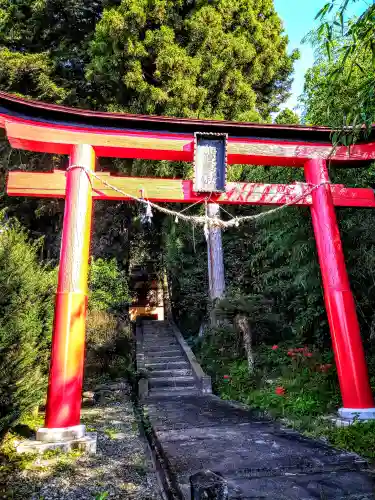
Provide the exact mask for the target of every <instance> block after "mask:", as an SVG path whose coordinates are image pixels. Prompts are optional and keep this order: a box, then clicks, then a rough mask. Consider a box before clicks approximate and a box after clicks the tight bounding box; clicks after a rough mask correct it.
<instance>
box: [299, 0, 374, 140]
mask: <svg viewBox="0 0 375 500" xmlns="http://www.w3.org/2000/svg"><path fill="white" fill-rule="evenodd" d="M355 2H356V0H340V1H339V2H337V1H336V0H329V1H328V2H327V3H326V4H325V5H324V6H323V7H322V8H321V10H320V11H319V12H318V13H317V15H316V19H318V20H319V21H320V25H319V27H318V28H317V29H316V30H315V31H313V32H312V33H310V34H309V35H308V36H307V37H306V39H309V40H310V41H312V42H313V44H314V45H315V46H317V47H318V48H319V49H320V52H323V51H324V52H325V54H326V56H327V57H328V60H329V62H330V63H331V62H334V63H335V64H333V65H330V67H329V72H328V74H327V77H328V79H329V81H330V83H333V85H335V84H336V80H337V79H342V77H343V74H344V75H345V78H346V81H347V83H348V84H349V83H350V81H351V79H352V77H354V79H356V80H357V83H358V71H360V73H361V76H360V79H359V85H358V88H357V94H356V98H355V101H354V102H353V103H352V106H351V107H350V108H349V106H348V105H347V113H346V116H345V122H344V124H342V125H341V126H340V129H341V131H342V133H341V134H340V136H341V137H343V138H345V140H344V141H343V143H344V144H348V143H349V144H350V143H353V142H355V141H356V140H357V139H358V137H359V136H360V135H361V134H362V133H363V131H362V126H363V125H365V127H366V129H367V132H369V131H370V129H371V126H372V123H373V122H374V107H373V102H374V97H375V94H374V87H375V85H374V84H375V44H374V29H375V4H374V3H371V5H370V4H368V5H366V7H364V11H363V13H362V14H361V15H360V16H356V17H350V14H349V9H350V7H351V5H352V4H354V3H355ZM356 73H357V74H356ZM348 126H350V127H353V129H354V130H353V131H347V130H345V127H348Z"/></svg>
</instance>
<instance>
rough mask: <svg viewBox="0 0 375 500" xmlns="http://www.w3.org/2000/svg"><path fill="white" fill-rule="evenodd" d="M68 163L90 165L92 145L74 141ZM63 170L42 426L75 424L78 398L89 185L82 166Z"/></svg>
mask: <svg viewBox="0 0 375 500" xmlns="http://www.w3.org/2000/svg"><path fill="white" fill-rule="evenodd" d="M70 165H71V166H74V165H80V166H83V167H86V168H87V169H89V170H94V169H95V152H94V149H93V148H92V147H91V146H89V145H78V146H74V147H73V151H72V154H71V157H70ZM66 175H67V185H66V198H65V213H64V226H63V233H62V242H61V255H60V268H59V277H58V286H57V294H56V306H55V322H54V331H53V336H52V354H51V366H50V377H49V386H48V396H47V410H46V422H45V426H46V428H47V430H48V429H59V428H72V427H77V426H79V424H80V412H81V399H82V379H83V364H84V352H85V330H86V310H87V279H88V266H89V250H90V240H91V219H92V186H91V178H90V176H89V175H88V174H87V172H85V171H84V170H83V169H80V168H73V169H71V170H68V172H67V174H66Z"/></svg>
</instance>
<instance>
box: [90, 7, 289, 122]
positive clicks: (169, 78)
mask: <svg viewBox="0 0 375 500" xmlns="http://www.w3.org/2000/svg"><path fill="white" fill-rule="evenodd" d="M287 42H288V40H287V37H286V36H285V35H283V29H282V24H281V21H280V19H279V17H278V16H277V14H276V12H275V9H274V6H273V2H272V1H271V0H265V1H263V2H261V3H259V4H258V3H254V2H252V1H250V0H245V1H244V0H231V1H228V0H214V1H210V2H208V1H207V0H205V1H202V0H200V1H197V2H183V1H182V0H178V1H174V2H172V1H170V0H158V1H156V0H153V1H146V0H142V1H139V0H122V1H121V4H120V5H119V6H117V7H112V8H108V9H105V10H104V12H103V16H102V19H101V20H100V22H99V23H98V24H97V25H96V30H95V36H94V39H93V41H92V42H91V45H90V55H91V61H90V64H89V65H88V68H87V78H88V80H89V81H90V82H91V83H92V86H93V88H94V89H95V90H94V96H95V97H94V100H95V104H96V105H98V106H100V105H101V103H103V100H104V101H105V102H106V104H107V106H108V107H109V108H110V109H116V110H129V111H132V112H137V113H153V114H165V115H176V116H188V117H200V118H218V119H238V120H248V121H259V120H262V119H263V120H264V119H266V120H268V119H269V116H270V112H272V111H277V109H278V107H279V105H280V104H281V103H282V102H284V101H285V99H286V98H287V96H288V92H289V89H290V84H291V78H290V76H291V72H292V69H293V62H294V60H295V59H296V58H297V57H298V52H297V51H295V52H293V53H292V55H291V56H288V55H287V53H286V47H287ZM102 105H103V104H102Z"/></svg>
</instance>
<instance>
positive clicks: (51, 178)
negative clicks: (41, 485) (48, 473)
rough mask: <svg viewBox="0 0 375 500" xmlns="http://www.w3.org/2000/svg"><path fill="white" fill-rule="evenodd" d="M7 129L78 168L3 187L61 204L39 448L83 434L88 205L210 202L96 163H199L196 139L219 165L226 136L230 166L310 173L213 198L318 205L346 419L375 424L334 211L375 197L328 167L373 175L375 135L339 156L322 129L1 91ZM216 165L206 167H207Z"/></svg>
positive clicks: (18, 140)
mask: <svg viewBox="0 0 375 500" xmlns="http://www.w3.org/2000/svg"><path fill="white" fill-rule="evenodd" d="M0 128H3V129H4V130H5V133H6V136H7V138H8V140H9V142H10V144H11V146H12V147H14V148H20V149H26V150H30V151H38V152H47V153H55V154H67V155H69V156H70V168H69V169H68V170H67V171H66V172H65V171H55V172H51V173H30V172H19V171H15V172H10V174H9V176H8V181H7V192H8V194H9V195H13V196H42V197H61V198H65V214H64V226H63V235H62V248H61V258H60V268H59V279H58V289H57V297H56V308H55V323H54V333H53V338H52V355H51V369H50V382H49V390H48V398H47V412H46V429H44V430H43V429H42V430H41V431H40V432H39V434H38V435H39V437H40V438H41V439H43V438H44V437H45V436H47V437H46V439H51V433H52V434H53V432H54V429H58V432H57V435H58V436H59V437H61V433H62V431H61V429H62V428H65V427H68V431H67V433H68V435H69V436H71V435H72V433H75V435H78V434H79V435H82V433H83V432H84V431H83V427H82V426H79V422H80V405H81V388H82V372H83V360H84V338H85V318H86V303H87V273H88V260H89V248H90V236H91V234H90V233H91V213H92V203H93V199H94V198H96V199H128V198H129V196H126V195H121V194H119V192H118V191H117V192H115V191H113V190H112V189H111V188H108V186H107V187H105V186H104V184H103V183H102V181H103V180H105V181H107V182H109V184H110V186H114V187H116V188H117V189H120V191H121V190H122V191H125V192H126V193H128V194H130V195H131V196H135V197H139V195H140V192H141V191H142V193H146V197H147V198H148V199H150V200H154V201H174V202H195V201H203V200H204V197H203V198H202V194H201V192H198V191H199V190H198V189H196V186H197V184H193V182H192V181H190V180H183V179H182V180H181V179H177V180H176V179H144V178H142V179H135V178H128V177H121V176H112V175H111V174H110V173H103V172H101V173H100V172H98V173H97V174H95V175H96V176H97V177H93V175H91V173H93V172H94V170H95V163H96V158H97V157H100V156H107V157H120V158H141V159H150V160H170V161H193V160H194V158H195V152H196V151H195V148H196V147H198V146H197V144H198V142H197V134H198V133H199V134H203V136H205V137H206V139H205V140H206V144H204V142H202V143H201V144H200V146H201V150H200V151H201V153H202V151H203V149H204V148H206V150H205V152H204V155H206V156H204V155H203V156H204V158H205V159H206V160H207V158H211V157H212V154H211V153H212V151H211V150H210V148H211V149H214V146H212V144H213V142H214V140H213V139H212V140H210V139H207V137H210V134H211V135H212V137H215V135H216V136H222V134H226V135H227V137H225V141H224V142H225V146H224V150H223V151H225V153H226V155H227V163H228V164H229V165H230V164H236V163H237V164H238V163H242V164H244V163H247V164H255V165H277V166H286V167H301V168H303V169H304V172H305V178H306V181H307V183H306V184H291V185H289V186H287V185H272V184H268V185H263V184H253V183H228V184H225V179H224V181H223V189H221V190H220V189H217V190H216V191H215V189H214V190H212V191H213V192H212V191H211V194H210V197H209V198H210V201H213V202H217V203H237V204H262V205H283V204H285V203H290V202H291V201H293V199H294V198H295V197H296V196H297V195H298V196H299V202H298V204H300V205H308V206H310V209H311V215H312V223H313V227H314V233H315V239H316V244H317V250H318V256H319V262H320V267H321V272H322V281H323V289H324V298H325V303H326V310H327V316H328V321H329V325H330V330H331V335H332V344H333V350H334V353H335V359H336V366H337V371H338V377H339V382H340V387H341V393H342V398H343V408H342V409H341V410H340V412H341V415H343V416H351V415H353V413H354V414H359V415H360V418H375V408H374V401H373V397H372V393H371V389H370V384H369V379H368V374H367V367H366V362H365V357H364V352H363V347H362V340H361V335H360V331H359V324H358V319H357V315H356V308H355V303H354V299H353V295H352V292H351V290H350V285H349V280H348V275H347V271H346V267H345V261H344V256H343V251H342V246H341V239H340V233H339V229H338V225H337V221H336V215H335V208H334V207H335V205H337V206H357V207H375V198H374V193H373V190H372V189H366V188H362V189H357V188H356V189H354V188H346V187H345V186H342V185H331V184H329V176H328V170H327V165H326V163H327V160H328V159H329V161H331V162H332V163H335V164H338V163H339V164H342V165H348V166H349V165H353V164H362V165H365V164H366V162H370V161H373V160H375V134H374V133H371V134H370V136H369V138H368V140H367V141H362V142H359V143H357V144H356V145H354V146H352V147H351V148H350V151H349V148H347V147H344V146H340V147H337V148H335V149H334V150H333V149H332V145H331V141H330V136H331V130H330V129H328V128H324V127H302V126H286V125H264V124H251V123H233V122H225V121H210V120H189V119H177V118H163V117H150V116H138V115H128V114H116V113H99V112H93V111H88V110H79V109H72V108H66V107H61V106H55V105H50V104H45V103H40V102H35V101H29V100H24V99H20V98H18V97H14V96H11V95H8V94H4V93H0ZM207 142H208V143H209V144H208V145H207ZM216 142H220V141H216ZM210 144H211V145H210ZM218 151H219V150H218ZM210 155H211V156H210ZM222 156H223V154H222ZM224 156H225V155H224ZM201 157H202V156H200V158H201ZM206 160H205V161H206ZM210 162H211V160H210V161H206V163H207V164H209V165H211V164H212V162H211V163H210ZM205 172H208V170H207V171H205ZM221 174H222V172H221ZM224 177H225V175H224ZM221 180H223V176H222V177H221ZM210 182H211V181H210ZM311 186H313V187H314V190H313V191H312V190H311ZM201 191H202V190H201ZM203 191H204V189H203ZM301 195H302V198H301ZM51 429H52V430H51Z"/></svg>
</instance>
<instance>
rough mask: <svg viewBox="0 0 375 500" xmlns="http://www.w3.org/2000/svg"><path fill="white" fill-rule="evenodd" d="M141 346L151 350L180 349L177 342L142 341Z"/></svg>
mask: <svg viewBox="0 0 375 500" xmlns="http://www.w3.org/2000/svg"><path fill="white" fill-rule="evenodd" d="M143 348H144V349H145V350H151V351H153V350H155V349H180V344H177V342H150V343H144V344H143Z"/></svg>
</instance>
